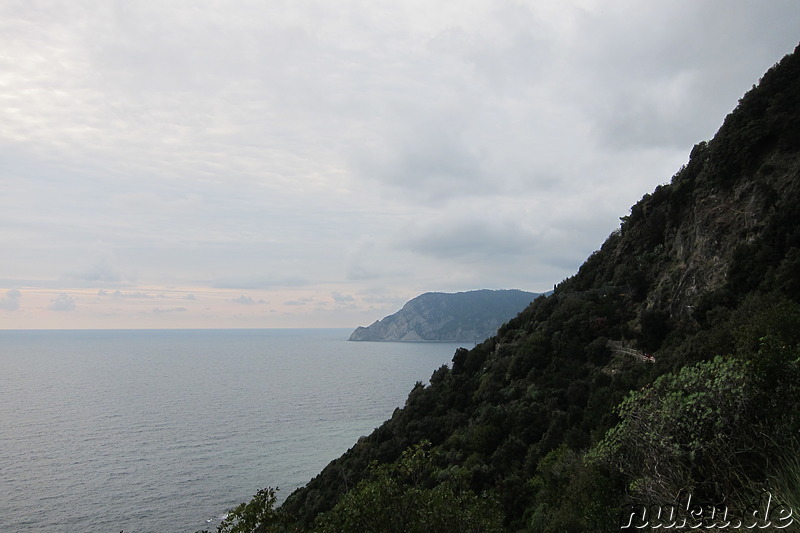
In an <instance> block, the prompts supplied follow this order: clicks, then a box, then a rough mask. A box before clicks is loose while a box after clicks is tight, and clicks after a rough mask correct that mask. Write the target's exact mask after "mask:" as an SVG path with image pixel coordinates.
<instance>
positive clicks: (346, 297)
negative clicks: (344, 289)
mask: <svg viewBox="0 0 800 533" xmlns="http://www.w3.org/2000/svg"><path fill="white" fill-rule="evenodd" d="M331 297H332V298H333V301H334V302H336V303H337V304H341V303H349V302H354V301H355V298H353V296H352V295H350V294H342V293H340V292H336V291H333V292H332V293H331Z"/></svg>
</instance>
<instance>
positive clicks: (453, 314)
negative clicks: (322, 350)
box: [349, 290, 539, 342]
mask: <svg viewBox="0 0 800 533" xmlns="http://www.w3.org/2000/svg"><path fill="white" fill-rule="evenodd" d="M537 296H539V295H538V294H536V293H532V292H525V291H520V290H496V291H495V290H479V291H469V292H458V293H454V294H452V293H451V294H448V293H442V292H428V293H425V294H422V295H421V296H417V297H416V298H414V299H413V300H411V301H409V302H408V303H406V305H404V306H403V308H402V309H401V310H400V311H398V312H397V313H394V314H393V315H389V316H387V317H386V318H384V319H383V320H376V321H375V322H374V323H373V324H372V325H370V326H368V327H358V328H356V330H355V331H354V332H353V333H352V335H350V339H349V340H351V341H394V342H423V341H427V342H478V341H481V340H483V339H485V338H487V337H491V336H492V335H494V334H495V333H496V332H497V328H498V327H500V326H501V325H502V324H503V323H505V322H506V321H508V320H509V319H511V318H513V317H514V316H516V315H517V314H518V313H519V312H520V311H522V310H523V309H525V307H527V306H528V304H530V303H531V302H532V301H533V300H534V299H535V298H536V297H537Z"/></svg>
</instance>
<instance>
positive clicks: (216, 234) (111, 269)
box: [0, 0, 800, 327]
mask: <svg viewBox="0 0 800 533" xmlns="http://www.w3.org/2000/svg"><path fill="white" fill-rule="evenodd" d="M265 5H266V4H263V5H262V4H260V3H257V2H236V3H232V4H230V5H229V4H225V5H222V4H215V3H208V2H203V3H199V4H196V3H191V4H190V3H188V2H177V3H172V2H170V3H164V2H158V1H156V0H141V1H137V2H116V3H112V2H108V3H99V4H98V3H97V2H90V1H87V0H74V1H72V2H69V4H68V5H67V4H65V6H66V7H64V8H63V9H60V10H59V11H58V12H55V11H53V10H48V9H43V8H42V7H41V6H40V5H39V4H37V3H36V2H5V3H0V20H2V21H3V32H0V47H2V50H3V54H2V55H1V56H0V69H2V72H3V84H4V85H3V106H0V156H1V157H2V160H3V162H4V166H3V168H4V178H5V179H4V182H3V195H0V228H4V229H5V230H6V231H4V232H1V233H0V244H2V246H3V250H4V251H5V252H6V253H5V256H4V257H5V261H4V263H3V273H2V274H3V277H4V278H5V279H7V280H9V281H8V282H7V283H4V284H3V285H5V286H6V287H28V286H35V287H40V288H41V287H46V288H49V289H55V290H57V291H62V290H63V291H70V290H71V289H75V288H80V287H93V288H95V289H96V288H102V289H103V292H100V291H98V293H97V295H98V297H99V299H100V300H101V301H99V302H98V301H96V302H93V304H92V305H95V304H97V305H98V306H102V305H106V306H108V305H110V304H111V302H110V301H111V300H112V299H113V298H131V299H133V298H142V299H144V298H146V297H147V296H148V295H156V294H160V293H159V292H155V291H156V289H153V287H174V288H175V290H176V291H178V292H176V293H175V294H179V295H180V296H176V298H179V297H184V295H185V294H187V293H188V292H193V293H194V294H197V295H200V294H201V292H198V291H205V290H206V289H232V291H231V292H224V291H222V292H221V293H224V294H226V296H224V297H223V299H226V298H231V297H235V296H236V295H241V298H245V300H241V301H238V302H236V303H239V304H241V305H254V304H256V303H258V302H259V295H258V294H259V293H262V292H263V291H270V293H277V294H281V295H280V296H276V297H275V298H274V301H275V302H281V301H284V300H289V305H291V304H292V303H294V304H302V303H308V302H301V301H300V300H296V299H293V298H294V296H291V295H296V294H298V293H299V291H290V289H291V288H297V287H303V288H304V289H307V290H306V291H304V293H316V294H317V295H318V296H317V300H316V301H324V299H321V300H320V298H319V295H320V294H330V295H331V297H332V298H333V302H334V303H337V304H343V303H353V302H348V301H347V296H346V295H349V294H352V295H358V298H357V299H356V301H357V302H364V301H365V300H363V299H362V295H367V294H370V295H372V297H374V298H376V299H377V300H380V299H381V298H386V299H394V298H396V299H398V300H400V301H405V300H407V299H408V298H409V297H412V296H414V295H415V294H417V293H419V292H423V291H425V290H444V289H448V290H466V289H470V288H480V287H489V286H490V287H496V288H501V287H508V286H515V287H520V288H524V289H529V290H547V289H549V288H551V287H552V284H553V283H556V282H558V281H560V280H561V279H563V278H564V277H566V276H568V275H571V274H572V273H574V271H575V270H576V269H577V268H578V266H579V265H580V263H581V262H582V261H583V260H584V259H585V258H586V257H587V256H588V254H589V253H590V252H591V251H592V250H594V249H596V248H598V247H599V246H600V244H601V243H602V240H603V239H604V238H605V237H606V236H607V235H608V233H609V232H610V231H611V230H612V229H614V227H616V225H617V224H618V217H620V216H622V215H624V214H625V213H626V212H627V210H628V208H629V207H630V205H631V204H633V203H634V202H635V201H636V200H638V199H639V198H640V197H641V196H642V194H644V193H645V192H649V191H652V189H653V188H654V187H655V186H656V185H657V184H659V183H663V182H665V181H668V180H669V178H670V176H672V175H673V174H674V173H675V172H676V171H677V170H678V169H679V167H680V165H681V164H683V163H685V162H686V157H687V155H688V153H689V150H690V149H691V147H692V146H693V145H694V144H695V143H697V142H698V141H700V140H704V139H708V138H709V137H710V136H711V135H713V133H714V132H715V131H716V128H718V127H719V125H720V124H721V123H722V120H723V119H724V117H725V115H726V114H727V113H728V112H729V111H730V110H731V109H732V108H733V107H734V106H735V105H736V102H737V99H738V98H739V97H741V95H742V94H743V93H744V91H745V90H747V89H748V88H749V87H750V86H751V85H752V84H753V83H756V82H757V79H758V77H759V76H760V75H762V74H763V73H764V71H765V70H766V69H767V68H768V67H769V66H771V65H772V64H774V63H775V62H776V61H778V60H779V59H780V58H781V56H782V55H783V54H785V53H788V52H790V51H791V50H792V49H793V48H794V47H795V46H796V44H797V39H798V37H797V28H798V27H800V10H798V9H797V6H796V0H772V1H770V2H752V1H750V0H724V1H723V0H709V1H705V2H696V1H693V0H676V1H674V2H661V3H649V2H640V1H636V0H620V1H619V2H614V3H606V2H601V1H598V0H580V1H556V0H548V1H540V2H527V3H526V2H495V1H492V0H475V1H469V2H461V3H442V2H412V3H410V4H409V3H404V2H395V3H380V2H372V3H369V2H367V3H364V2H355V1H352V0H341V1H337V2H335V3H320V2H311V3H308V2H281V3H276V4H274V5H273V4H272V3H270V4H269V8H267V7H265ZM31 28H36V31H31ZM64 273H68V274H67V275H64ZM21 280H30V283H28V281H25V282H24V283H23V282H22V281H21ZM140 287H141V289H139V290H137V288H140ZM331 287H336V290H337V291H338V292H337V293H336V295H333V294H331ZM117 288H118V289H120V290H119V291H118V293H117V292H113V291H112V289H117ZM250 291H252V292H250ZM73 294H74V293H73ZM169 294H172V293H169ZM106 296H109V298H105V297H106ZM26 297H28V294H27V293H26ZM187 299H188V297H187ZM246 299H249V300H250V301H251V302H252V303H251V302H250V301H246ZM105 300H108V301H105ZM203 300H204V302H206V301H209V302H211V301H217V303H222V302H221V301H220V300H215V299H214V298H203ZM234 300H236V298H234ZM329 300H330V298H329ZM26 301H27V300H26ZM15 302H16V300H14V299H13V298H11V299H9V296H8V294H6V296H5V298H3V299H2V300H0V306H2V307H3V308H8V307H9V306H14V305H18V302H17V303H16V304H15ZM184 303H185V302H184ZM224 303H226V304H228V305H227V308H230V307H231V306H230V303H232V302H231V301H230V300H225V301H224ZM187 305H188V304H187ZM209 305H212V304H211V303H209ZM129 307H130V308H133V307H134V306H132V305H131V306H129ZM330 308H331V310H333V309H336V310H337V311H340V313H339V314H338V315H337V316H339V317H340V316H342V315H344V314H345V313H342V312H341V310H342V309H343V308H344V306H343V305H338V306H337V305H331V306H330ZM80 311H81V312H83V311H84V309H83V307H82V308H81V309H80ZM236 311H241V308H238V309H236V310H235V311H226V312H230V313H232V314H234V313H235V312H236ZM131 312H133V311H132V310H131ZM77 314H78V313H76V315H77ZM298 315H299V313H298ZM92 316H96V315H92ZM240 316H243V314H242V315H240ZM317 316H320V315H317ZM331 316H333V312H331ZM85 320H86V323H85V324H86V327H92V323H91V318H89V313H88V312H87V314H86V318H85ZM308 320H311V318H309V319H308ZM309 325H314V324H309Z"/></svg>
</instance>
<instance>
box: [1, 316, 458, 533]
mask: <svg viewBox="0 0 800 533" xmlns="http://www.w3.org/2000/svg"><path fill="white" fill-rule="evenodd" d="M349 333H350V331H349V330H200V331H198V330H184V331H174V330H173V331H163V330H161V331H159V330H149V331H0V531H14V532H20V531H46V532H48V533H55V532H69V533H73V532H85V533H93V532H98V533H99V532H113V533H116V532H118V531H120V530H124V531H125V532H126V533H149V532H152V533H164V532H167V533H169V532H176V533H181V532H189V533H191V532H193V531H196V530H198V529H204V528H207V529H209V530H212V531H213V530H214V529H215V528H216V526H217V524H218V523H219V520H220V518H221V516H223V514H224V512H225V510H226V509H229V508H231V507H233V506H234V505H236V504H238V503H239V502H242V501H245V500H248V499H249V498H250V497H251V496H252V495H253V494H254V493H255V492H256V491H257V490H258V489H260V488H262V487H264V486H273V487H275V486H277V487H279V488H280V492H279V497H281V498H285V497H286V496H287V495H288V494H289V493H291V492H292V491H293V490H294V489H295V488H297V487H298V486H302V485H304V484H305V483H306V482H307V481H308V480H309V479H311V478H312V477H313V476H314V475H315V474H317V473H318V472H319V471H320V470H321V469H322V468H323V467H324V466H325V465H326V464H327V463H328V462H329V461H331V460H332V459H334V458H336V457H338V456H339V455H341V454H342V453H343V452H345V451H346V450H347V449H348V448H349V447H350V446H352V445H353V444H354V443H355V441H356V440H357V439H358V437H359V436H361V435H366V434H368V433H370V432H371V431H372V429H373V428H375V427H377V426H378V425H380V423H381V422H382V421H383V420H385V419H387V418H389V417H390V416H391V414H392V411H393V410H394V409H395V408H396V407H399V406H402V405H403V403H404V401H405V398H406V396H407V394H408V392H409V391H410V390H411V388H412V387H413V385H414V383H415V382H416V381H427V379H428V378H429V377H430V375H431V372H432V371H433V370H435V369H436V368H438V367H439V366H441V365H442V364H446V363H449V362H450V359H451V358H452V355H453V352H454V351H455V349H456V348H457V347H458V346H459V345H458V344H449V343H448V344H404V343H360V342H359V343H353V342H347V340H346V339H347V337H348V335H349Z"/></svg>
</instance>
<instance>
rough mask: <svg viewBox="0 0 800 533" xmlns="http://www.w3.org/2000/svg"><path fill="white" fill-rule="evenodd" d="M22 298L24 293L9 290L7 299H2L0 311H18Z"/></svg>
mask: <svg viewBox="0 0 800 533" xmlns="http://www.w3.org/2000/svg"><path fill="white" fill-rule="evenodd" d="M20 298H22V293H21V292H20V291H18V290H17V289H9V290H7V291H6V295H5V297H3V298H2V299H0V309H5V310H6V311H16V310H17V309H19V300H20Z"/></svg>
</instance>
